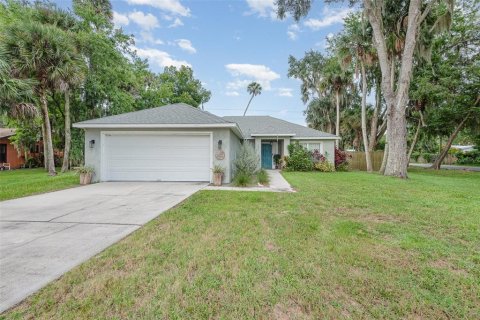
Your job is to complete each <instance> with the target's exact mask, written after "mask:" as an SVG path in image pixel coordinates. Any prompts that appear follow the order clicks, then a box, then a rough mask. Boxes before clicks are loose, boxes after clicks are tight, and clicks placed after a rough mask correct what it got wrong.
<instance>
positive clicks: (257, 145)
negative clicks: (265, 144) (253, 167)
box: [255, 138, 262, 168]
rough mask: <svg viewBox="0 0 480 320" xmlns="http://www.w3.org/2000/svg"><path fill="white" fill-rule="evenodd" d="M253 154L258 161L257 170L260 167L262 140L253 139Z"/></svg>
mask: <svg viewBox="0 0 480 320" xmlns="http://www.w3.org/2000/svg"><path fill="white" fill-rule="evenodd" d="M255 153H256V154H257V157H258V159H259V161H258V168H261V167H262V139H261V138H255Z"/></svg>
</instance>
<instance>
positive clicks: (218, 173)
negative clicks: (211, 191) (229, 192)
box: [212, 165, 225, 186]
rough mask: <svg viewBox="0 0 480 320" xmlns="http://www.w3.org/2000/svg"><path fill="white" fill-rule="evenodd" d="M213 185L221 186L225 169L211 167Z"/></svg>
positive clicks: (216, 166) (217, 166)
mask: <svg viewBox="0 0 480 320" xmlns="http://www.w3.org/2000/svg"><path fill="white" fill-rule="evenodd" d="M212 172H213V185H214V186H221V185H222V180H223V174H224V173H225V168H224V167H222V166H219V165H215V166H213V169H212Z"/></svg>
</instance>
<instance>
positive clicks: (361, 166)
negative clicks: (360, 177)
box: [347, 151, 383, 171]
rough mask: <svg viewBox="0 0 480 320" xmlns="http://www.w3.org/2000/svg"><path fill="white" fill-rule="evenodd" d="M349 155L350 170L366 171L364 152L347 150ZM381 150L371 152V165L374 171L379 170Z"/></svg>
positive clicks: (381, 157)
mask: <svg viewBox="0 0 480 320" xmlns="http://www.w3.org/2000/svg"><path fill="white" fill-rule="evenodd" d="M347 154H348V155H349V160H348V163H349V167H350V169H351V170H362V171H367V161H366V160H365V152H347ZM382 159H383V151H374V152H372V166H373V170H374V171H378V170H380V166H381V165H382Z"/></svg>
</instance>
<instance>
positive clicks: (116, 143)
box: [103, 133, 211, 181]
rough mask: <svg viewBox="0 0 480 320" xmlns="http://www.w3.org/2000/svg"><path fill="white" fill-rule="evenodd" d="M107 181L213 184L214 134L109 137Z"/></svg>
mask: <svg viewBox="0 0 480 320" xmlns="http://www.w3.org/2000/svg"><path fill="white" fill-rule="evenodd" d="M104 143H105V144H104V148H103V152H104V154H103V159H104V161H105V162H104V164H103V168H104V170H105V171H104V172H105V174H104V177H103V180H106V181H210V155H211V151H210V135H209V134H208V135H185V134H175V135H173V134H172V135H170V134H169V135H165V134H152V133H148V134H143V133H137V134H132V133H128V134H106V135H105V141H104Z"/></svg>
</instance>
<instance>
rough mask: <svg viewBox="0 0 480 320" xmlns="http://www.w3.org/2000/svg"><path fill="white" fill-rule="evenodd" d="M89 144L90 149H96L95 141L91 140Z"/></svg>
mask: <svg viewBox="0 0 480 320" xmlns="http://www.w3.org/2000/svg"><path fill="white" fill-rule="evenodd" d="M89 144H90V148H91V149H93V147H95V140H90V142H89Z"/></svg>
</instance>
